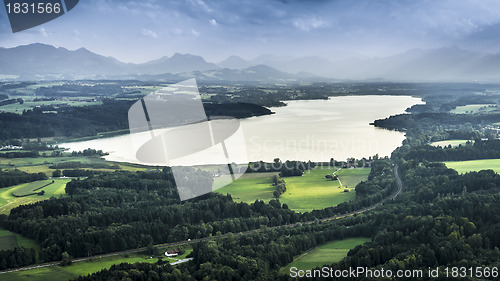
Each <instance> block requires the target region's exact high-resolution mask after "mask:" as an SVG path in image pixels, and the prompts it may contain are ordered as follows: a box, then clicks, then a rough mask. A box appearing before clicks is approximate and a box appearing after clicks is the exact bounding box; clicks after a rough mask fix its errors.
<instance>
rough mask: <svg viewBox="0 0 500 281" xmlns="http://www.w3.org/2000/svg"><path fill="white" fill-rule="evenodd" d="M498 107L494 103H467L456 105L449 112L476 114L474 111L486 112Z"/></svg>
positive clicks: (496, 109)
mask: <svg viewBox="0 0 500 281" xmlns="http://www.w3.org/2000/svg"><path fill="white" fill-rule="evenodd" d="M498 110H499V108H498V107H497V105H496V104H468V105H463V106H457V108H455V109H453V110H451V111H450V113H455V114H476V113H486V112H491V111H498Z"/></svg>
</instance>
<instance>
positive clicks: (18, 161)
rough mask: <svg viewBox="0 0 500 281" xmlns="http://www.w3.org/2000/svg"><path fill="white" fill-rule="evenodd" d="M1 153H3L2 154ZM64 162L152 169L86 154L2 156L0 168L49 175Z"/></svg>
mask: <svg viewBox="0 0 500 281" xmlns="http://www.w3.org/2000/svg"><path fill="white" fill-rule="evenodd" d="M0 155H1V154H0ZM62 162H80V163H83V164H108V165H114V164H116V165H118V166H119V167H120V169H121V170H125V171H132V172H135V171H144V170H148V169H152V168H151V167H147V166H141V165H137V164H129V163H115V162H109V161H106V160H105V159H103V158H100V157H84V156H62V157H34V158H1V157H0V169H8V170H10V169H18V170H20V171H23V172H27V173H40V172H41V173H45V174H46V175H47V176H52V172H53V171H54V170H55V169H50V168H49V167H50V166H52V165H54V164H58V163H62ZM83 169H85V170H100V171H114V170H115V169H94V168H83Z"/></svg>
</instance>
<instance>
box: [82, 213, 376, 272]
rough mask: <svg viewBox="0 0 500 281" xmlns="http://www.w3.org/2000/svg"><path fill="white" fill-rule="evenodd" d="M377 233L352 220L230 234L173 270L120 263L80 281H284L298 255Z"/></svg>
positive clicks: (160, 264)
mask: <svg viewBox="0 0 500 281" xmlns="http://www.w3.org/2000/svg"><path fill="white" fill-rule="evenodd" d="M374 229H375V228H374V227H373V225H372V224H370V223H367V222H364V221H363V219H362V218H349V219H346V220H345V221H344V222H343V223H337V222H329V223H317V224H312V225H304V226H296V227H294V228H281V229H274V230H268V231H263V232H255V233H251V234H248V235H229V236H228V237H227V238H215V240H213V241H205V242H200V243H197V244H195V245H193V252H192V253H191V257H192V258H193V261H192V262H188V263H185V264H180V265H177V266H175V267H172V266H170V265H168V264H165V262H161V261H160V262H158V263H156V264H147V263H136V264H133V265H132V264H120V265H114V266H112V267H111V268H110V269H105V270H102V271H100V272H97V273H94V274H91V275H88V276H86V277H83V276H82V277H79V278H78V279H76V280H79V281H91V280H111V279H112V280H119V279H120V278H122V277H123V276H127V278H130V280H148V278H152V280H202V279H205V280H286V279H287V278H286V277H284V276H280V275H279V273H278V270H279V269H280V268H281V267H283V266H285V265H287V264H288V263H290V262H291V261H292V260H293V258H294V256H296V255H299V254H301V253H303V252H305V251H307V250H310V249H312V248H314V247H316V246H319V245H321V244H323V243H325V242H328V241H333V240H339V239H344V238H347V237H355V236H370V235H371V233H372V232H373V231H374ZM156 277H158V278H157V279H155V278H156Z"/></svg>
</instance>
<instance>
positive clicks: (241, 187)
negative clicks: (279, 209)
mask: <svg viewBox="0 0 500 281" xmlns="http://www.w3.org/2000/svg"><path fill="white" fill-rule="evenodd" d="M336 170H337V169H312V170H311V171H308V172H306V173H304V175H302V176H299V177H286V178H283V179H284V180H285V183H286V188H287V190H286V192H285V193H284V194H283V195H281V197H280V202H281V203H285V204H287V205H288V207H289V208H290V209H292V210H295V211H298V212H308V211H312V210H314V209H322V208H326V207H331V206H335V205H338V204H340V203H342V202H346V201H350V200H352V199H354V197H355V196H356V194H355V191H354V187H355V186H356V185H357V184H358V183H359V182H360V181H363V180H367V178H368V174H369V173H370V169H369V168H365V169H341V170H340V171H338V172H337V175H338V176H339V179H340V181H341V182H342V184H343V186H348V187H349V188H347V189H348V190H349V192H345V191H344V190H345V189H346V188H341V187H340V184H339V182H338V181H332V180H326V179H325V178H324V177H325V176H326V175H329V174H332V173H333V172H335V171H336ZM274 174H275V173H249V174H245V175H243V176H242V177H241V178H239V179H238V180H236V181H234V182H233V183H231V184H229V185H226V186H224V187H222V188H220V189H218V190H216V192H218V193H222V194H227V193H228V194H231V195H232V197H233V199H234V200H236V201H239V202H246V203H252V202H255V200H257V199H259V200H263V201H266V202H267V201H269V200H271V199H273V198H274V197H273V192H274V190H275V188H274V186H272V177H273V175H274Z"/></svg>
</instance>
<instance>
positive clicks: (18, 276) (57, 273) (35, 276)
mask: <svg viewBox="0 0 500 281" xmlns="http://www.w3.org/2000/svg"><path fill="white" fill-rule="evenodd" d="M162 251H164V249H162ZM191 251H192V249H186V253H185V254H183V255H181V256H178V257H175V258H166V257H163V260H168V261H169V262H175V261H177V260H179V259H184V258H186V256H187V255H188V254H189V253H191ZM157 261H158V258H157V257H150V256H148V255H145V254H139V253H137V254H123V255H118V256H112V257H103V258H95V259H92V260H88V261H83V262H77V263H73V264H72V265H68V266H50V267H43V268H36V269H30V270H25V271H17V272H10V273H5V274H0V280H2V281H3V280H9V281H10V280H12V281H18V280H19V281H24V280H26V281H29V280H51V281H68V280H73V279H76V278H77V277H78V276H81V275H83V276H86V275H88V274H92V273H95V272H98V271H100V270H103V269H106V268H110V267H111V266H112V265H114V264H120V263H124V262H126V263H136V262H147V263H155V262H157Z"/></svg>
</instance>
